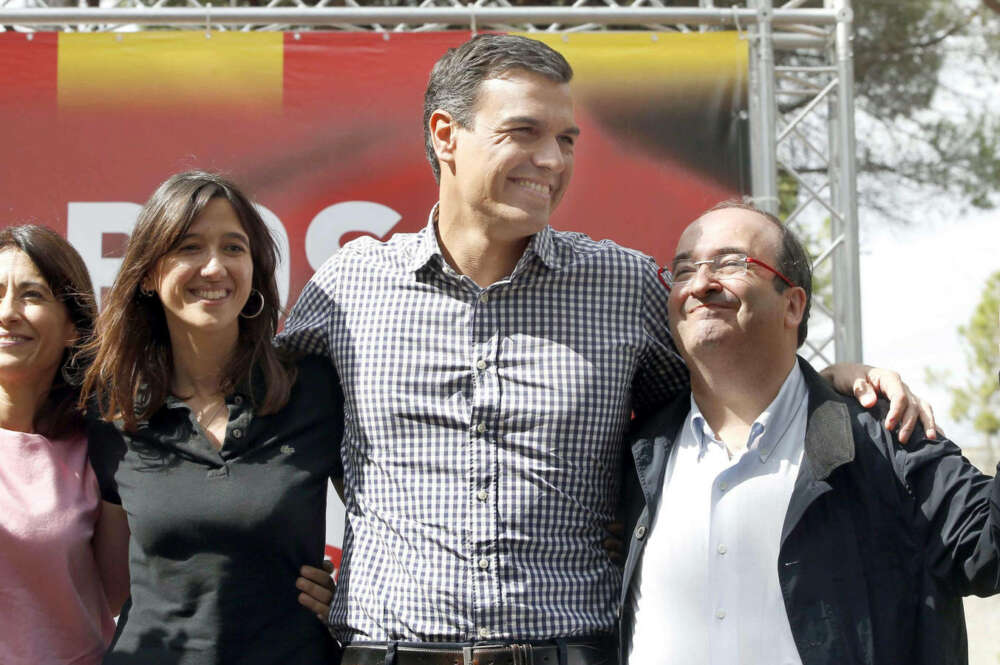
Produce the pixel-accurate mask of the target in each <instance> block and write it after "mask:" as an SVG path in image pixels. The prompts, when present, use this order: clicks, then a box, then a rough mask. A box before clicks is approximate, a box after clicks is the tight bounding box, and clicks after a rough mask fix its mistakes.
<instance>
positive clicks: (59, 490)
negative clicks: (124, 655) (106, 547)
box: [0, 429, 115, 665]
mask: <svg viewBox="0 0 1000 665" xmlns="http://www.w3.org/2000/svg"><path fill="white" fill-rule="evenodd" d="M99 502H100V493H99V491H98V488H97V479H96V478H95V476H94V472H93V470H91V468H90V464H88V462H87V442H86V440H85V439H84V438H83V436H74V437H72V438H70V439H67V440H61V441H50V440H49V439H46V438H45V437H43V436H40V435H38V434H26V433H23V432H12V431H10V430H5V429H0V614H2V615H3V619H2V620H0V663H3V665H70V664H72V665H91V664H93V663H99V662H100V660H101V656H102V654H103V653H104V650H105V648H106V647H107V644H108V642H109V641H110V640H111V637H112V635H113V634H114V629H115V624H114V620H113V619H112V617H111V613H110V612H109V610H108V608H107V602H106V600H105V597H104V590H103V588H102V587H101V580H100V576H99V574H98V570H97V563H96V561H95V560H94V552H93V548H92V547H91V538H92V537H93V535H94V523H95V521H96V519H97V515H98V512H99V510H100V503H99Z"/></svg>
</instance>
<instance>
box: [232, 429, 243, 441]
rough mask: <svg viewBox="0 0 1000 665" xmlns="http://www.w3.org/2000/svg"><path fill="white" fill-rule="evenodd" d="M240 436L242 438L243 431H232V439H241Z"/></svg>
mask: <svg viewBox="0 0 1000 665" xmlns="http://www.w3.org/2000/svg"><path fill="white" fill-rule="evenodd" d="M242 436H243V430H241V429H234V430H233V438H234V439H239V438H242Z"/></svg>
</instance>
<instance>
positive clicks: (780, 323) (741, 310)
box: [668, 208, 805, 358]
mask: <svg viewBox="0 0 1000 665" xmlns="http://www.w3.org/2000/svg"><path fill="white" fill-rule="evenodd" d="M779 248H780V235H779V232H778V229H777V228H775V226H774V224H773V223H771V222H770V221H768V220H767V219H765V218H764V217H762V216H761V215H759V214H757V213H755V212H751V211H749V210H743V209H740V208H727V209H722V210H716V211H713V212H709V213H706V214H705V215H704V216H702V217H701V218H699V219H698V220H697V221H695V222H694V223H692V224H691V225H690V226H688V228H687V229H685V231H684V233H683V234H681V237H680V240H679V241H678V242H677V253H676V255H675V257H674V261H675V262H676V261H677V260H678V259H682V258H684V259H692V260H694V261H702V260H706V259H711V258H712V257H714V256H716V255H718V254H727V253H742V254H746V255H748V256H752V257H754V258H756V259H759V260H761V261H763V262H765V263H767V264H769V265H772V266H773V265H777V264H778V255H779V251H780V249H779ZM804 305H805V293H804V291H803V290H802V289H800V288H798V287H789V288H787V289H785V291H784V292H780V293H779V292H778V290H777V289H776V288H775V286H774V275H773V274H772V273H771V272H769V271H767V270H766V269H764V268H761V267H760V266H756V265H752V264H751V266H750V269H749V271H748V272H747V273H746V274H745V275H741V276H738V277H728V278H725V279H721V280H720V279H718V278H717V277H713V276H711V275H710V274H709V272H708V266H699V267H698V269H697V272H696V274H695V275H694V278H693V279H691V280H690V281H688V282H685V283H683V284H679V285H678V286H677V287H676V288H674V289H672V290H671V292H670V296H669V299H668V309H669V312H670V329H671V334H672V335H673V338H674V342H675V343H676V345H677V347H678V349H679V350H680V351H681V354H682V355H683V356H684V357H685V358H697V357H698V354H699V353H702V352H709V353H713V352H718V350H719V349H720V348H728V349H730V350H731V351H735V352H750V353H754V354H756V355H757V356H758V357H764V356H767V355H768V354H777V356H776V357H778V358H783V357H784V356H785V355H787V354H788V353H789V352H790V353H791V354H792V355H794V353H795V349H796V346H797V327H798V323H799V321H800V320H801V318H802V308H803V307H804ZM772 357H774V356H772Z"/></svg>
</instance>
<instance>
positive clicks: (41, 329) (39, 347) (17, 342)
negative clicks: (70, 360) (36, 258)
mask: <svg viewBox="0 0 1000 665" xmlns="http://www.w3.org/2000/svg"><path fill="white" fill-rule="evenodd" d="M75 339H76V328H74V326H73V323H72V321H70V318H69V312H68V311H67V309H66V306H65V305H64V304H63V303H62V302H60V301H59V300H58V299H57V298H56V297H55V295H53V293H52V290H51V289H50V288H49V285H48V283H47V282H46V281H45V278H44V277H43V276H42V274H41V273H40V272H39V271H38V268H37V267H36V266H35V264H34V263H33V262H32V261H31V259H30V258H28V255H27V254H25V253H24V252H22V251H21V250H19V249H14V248H10V247H7V248H4V249H2V250H0V381H2V380H4V379H11V378H15V377H16V378H20V379H25V378H27V379H29V380H34V381H38V382H39V383H41V382H43V381H44V382H46V383H51V381H52V377H53V376H54V375H55V372H56V370H57V369H58V368H59V365H60V363H61V362H62V357H63V352H64V351H65V350H66V348H67V347H69V346H72V344H73V342H74V340H75Z"/></svg>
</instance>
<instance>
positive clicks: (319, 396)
mask: <svg viewBox="0 0 1000 665" xmlns="http://www.w3.org/2000/svg"><path fill="white" fill-rule="evenodd" d="M295 368H296V374H295V384H294V387H293V389H292V392H293V398H297V399H305V400H309V401H314V400H329V399H331V398H333V399H337V400H340V399H341V392H340V378H339V377H338V376H337V370H336V369H334V367H333V364H332V363H331V362H330V359H329V358H327V357H326V356H318V355H312V354H309V355H303V356H300V357H298V358H296V359H295Z"/></svg>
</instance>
